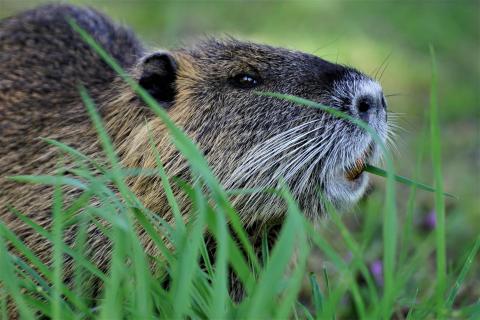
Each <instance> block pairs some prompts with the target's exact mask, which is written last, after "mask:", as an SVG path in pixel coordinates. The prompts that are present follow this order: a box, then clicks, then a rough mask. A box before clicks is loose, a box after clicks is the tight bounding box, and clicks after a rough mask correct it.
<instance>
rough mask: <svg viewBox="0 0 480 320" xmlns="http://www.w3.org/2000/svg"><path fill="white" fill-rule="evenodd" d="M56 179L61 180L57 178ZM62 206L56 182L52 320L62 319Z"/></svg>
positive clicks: (53, 231)
mask: <svg viewBox="0 0 480 320" xmlns="http://www.w3.org/2000/svg"><path fill="white" fill-rule="evenodd" d="M56 178H61V176H57V177H56ZM62 206H63V195H62V189H61V187H60V184H59V183H58V182H57V183H56V184H55V189H54V191H53V205H52V215H53V230H52V236H53V242H52V245H53V256H52V261H53V295H52V304H53V306H52V309H53V311H52V315H53V316H52V318H53V319H58V320H60V319H62V318H63V315H62V295H61V291H62V285H63V270H62V267H63V251H62V247H63V216H62Z"/></svg>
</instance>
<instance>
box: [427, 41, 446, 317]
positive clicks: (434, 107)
mask: <svg viewBox="0 0 480 320" xmlns="http://www.w3.org/2000/svg"><path fill="white" fill-rule="evenodd" d="M430 56H431V62H432V80H431V88H430V90H431V93H430V144H431V152H432V166H433V171H434V173H435V188H436V191H435V212H436V220H437V224H436V226H435V235H436V249H437V252H436V262H437V283H436V286H437V287H436V289H435V294H436V301H437V308H436V311H437V316H438V317H442V314H443V310H444V307H445V289H446V281H447V256H446V240H445V237H446V234H445V199H444V195H443V174H442V152H441V147H440V140H441V137H440V128H439V125H440V124H439V117H438V102H437V66H436V60H435V51H434V49H433V47H432V46H430Z"/></svg>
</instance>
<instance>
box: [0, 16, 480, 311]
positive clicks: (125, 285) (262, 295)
mask: <svg viewBox="0 0 480 320" xmlns="http://www.w3.org/2000/svg"><path fill="white" fill-rule="evenodd" d="M72 26H73V28H74V29H75V30H77V31H78V32H79V33H80V34H81V35H82V37H83V38H84V39H85V41H86V42H87V43H89V44H90V45H91V46H92V47H93V48H94V49H95V51H96V52H97V53H98V54H99V55H100V56H101V57H102V58H103V59H104V60H105V61H106V62H107V63H108V64H109V65H110V66H111V67H112V68H113V69H114V70H115V71H116V72H117V73H118V74H119V75H120V76H121V77H122V78H123V79H124V80H125V81H126V82H127V83H129V84H130V85H131V86H132V88H133V90H135V91H136V92H137V94H138V95H139V96H140V97H141V98H142V99H144V100H145V102H146V104H147V105H148V106H149V107H150V108H151V109H152V110H153V111H154V112H155V114H156V115H157V116H158V117H159V118H161V119H162V120H163V122H164V123H165V125H166V126H167V128H168V130H169V135H170V138H171V141H172V142H173V143H174V145H175V146H176V147H177V148H178V150H179V151H180V152H181V153H182V155H183V156H184V157H185V159H186V160H187V161H188V162H189V164H190V168H191V171H192V175H193V177H195V179H193V181H196V182H195V183H193V184H188V183H182V182H179V181H170V179H169V178H168V177H167V175H166V173H165V170H164V168H163V166H162V163H161V160H160V156H159V151H158V150H156V149H155V146H154V145H153V143H151V147H152V148H153V149H154V152H155V153H156V156H157V168H156V169H155V170H153V172H152V171H145V170H143V171H142V170H135V168H128V169H127V168H122V166H121V164H120V162H119V159H118V157H117V155H116V153H115V150H114V147H113V145H112V143H111V141H110V138H109V137H108V134H107V132H106V130H105V128H104V126H103V123H102V119H101V118H100V116H99V114H98V112H97V111H96V109H95V106H94V104H93V101H92V100H91V99H90V97H89V95H88V92H87V91H86V90H85V89H84V88H80V93H81V96H82V99H83V102H84V104H85V106H86V108H87V110H88V113H89V115H90V117H91V119H92V122H93V124H94V127H95V128H96V131H97V133H98V139H99V141H100V142H101V145H102V147H103V151H104V153H105V157H106V159H107V160H108V164H100V163H98V162H97V161H96V160H95V159H91V158H89V157H88V156H86V155H84V154H82V153H80V152H79V151H77V150H74V149H72V148H71V147H69V146H67V145H65V144H63V143H61V142H59V141H53V140H46V142H47V143H50V144H51V145H53V146H55V147H57V148H58V150H59V151H60V152H61V153H62V154H63V157H65V158H70V159H71V160H73V161H74V163H75V166H74V167H73V168H69V176H68V177H67V176H65V175H63V168H62V167H61V166H60V168H59V169H58V170H57V174H56V175H53V176H19V177H15V178H14V179H16V180H17V181H18V182H21V183H35V184H45V185H52V186H53V187H54V193H53V200H52V215H53V217H54V224H53V228H52V229H51V230H48V229H45V228H43V227H41V226H40V225H38V224H36V223H35V222H34V221H33V220H31V219H30V218H28V216H27V215H25V214H24V213H20V212H18V211H16V210H15V208H12V209H11V210H12V212H13V213H15V214H17V216H18V218H19V219H20V220H21V221H23V222H24V223H26V224H28V225H29V226H30V227H31V228H32V229H33V230H34V231H35V232H37V233H39V234H41V235H42V236H43V237H44V238H45V239H46V241H49V242H50V243H51V244H52V245H53V258H52V261H53V263H52V265H49V264H45V262H44V261H41V260H40V259H39V258H38V257H37V256H36V255H35V254H34V253H33V252H32V251H31V249H30V248H29V247H28V246H26V245H25V244H24V243H23V242H22V241H21V240H20V239H19V238H18V236H16V235H15V234H13V233H12V232H11V231H9V230H8V229H7V228H6V226H5V225H4V224H3V223H1V224H0V250H1V251H0V266H1V272H0V280H1V286H0V299H1V301H2V303H1V305H0V307H1V309H2V310H1V311H2V312H1V313H0V314H2V315H3V317H4V318H5V317H6V315H7V310H6V308H7V305H8V303H9V301H13V303H14V304H15V306H16V307H17V310H18V312H19V313H20V315H21V316H22V317H23V318H26V319H33V318H35V317H37V316H39V315H45V316H47V317H51V318H53V319H89V318H97V317H98V318H101V319H120V318H127V319H130V318H135V319H153V318H195V319H196V318H208V319H210V318H229V319H236V318H242V319H243V318H245V319H251V318H292V317H293V318H301V319H303V318H305V319H332V318H360V319H372V318H382V319H388V318H391V317H392V315H395V316H396V317H400V318H401V317H408V318H410V319H420V318H425V317H428V316H429V315H432V314H433V315H434V316H435V315H436V316H437V317H451V316H459V315H460V316H462V317H469V316H472V317H473V316H474V314H475V312H477V313H478V305H465V304H464V303H462V301H458V300H457V297H458V292H459V289H460V288H461V286H462V285H463V283H464V282H465V281H466V279H467V276H468V271H469V270H470V269H471V267H472V266H473V264H474V257H475V256H476V254H477V252H478V250H479V243H480V239H479V240H477V241H476V242H475V244H474V245H473V246H472V249H471V250H470V251H469V252H468V254H467V255H466V258H465V260H464V261H455V264H456V266H457V268H456V269H455V270H458V272H453V271H449V270H447V269H446V252H445V243H446V234H445V220H444V217H445V214H444V203H443V201H444V199H443V188H442V184H441V179H442V173H441V166H440V161H441V157H440V141H441V140H440V137H439V131H438V130H439V126H438V115H437V110H438V107H437V102H436V98H435V97H436V77H435V76H434V77H433V79H432V102H431V114H432V115H433V116H432V118H431V128H432V130H431V136H430V141H431V146H432V165H433V167H434V171H435V177H436V179H435V181H436V183H435V187H436V191H435V199H436V206H437V207H436V208H437V210H436V212H437V220H438V225H437V226H436V228H435V239H434V241H432V238H431V237H430V236H426V237H424V238H423V239H421V240H419V241H416V242H415V243H413V242H412V241H410V240H409V241H405V242H402V243H403V244H404V245H402V246H400V247H399V246H397V238H398V230H402V228H401V225H400V224H399V220H398V219H397V208H396V203H397V202H398V201H401V199H398V197H397V192H396V191H395V184H394V182H395V178H397V179H398V176H395V172H394V166H393V164H394V163H393V159H392V158H391V156H390V155H389V154H388V153H386V155H385V156H386V158H387V170H386V172H384V175H386V176H387V183H386V192H385V199H384V200H383V202H384V206H383V209H380V208H381V203H378V202H375V201H377V198H376V197H372V199H373V200H371V202H370V203H367V205H366V206H364V207H363V209H364V210H365V212H364V216H365V217H366V218H365V220H364V222H365V223H364V224H363V225H361V229H360V231H354V230H351V229H350V228H349V227H348V226H347V224H346V223H345V221H344V220H345V219H346V217H345V216H342V215H339V214H338V213H337V212H336V211H335V209H334V208H333V206H331V205H329V204H328V202H327V203H326V207H327V211H328V216H330V217H331V222H332V223H331V224H329V226H328V228H323V229H322V227H320V230H319V229H318V228H317V227H315V226H314V225H313V224H312V222H310V221H308V220H307V219H305V217H304V216H303V215H302V213H301V210H300V209H299V207H298V205H297V204H296V203H295V201H294V199H293V197H292V195H291V194H290V192H289V190H288V188H287V187H286V186H285V185H283V186H282V188H281V189H279V190H275V191H273V193H274V194H272V196H278V197H282V198H283V199H284V201H285V202H286V204H287V213H286V217H285V221H284V223H283V225H282V228H281V231H280V233H279V235H278V239H277V241H276V243H275V245H274V247H273V248H272V249H271V250H270V249H268V247H267V246H263V249H262V251H263V252H262V254H261V255H260V256H261V257H262V259H260V258H259V257H258V256H257V255H256V254H255V252H254V248H253V244H252V243H251V241H250V239H249V238H248V235H247V232H246V230H245V229H244V228H243V226H242V225H241V223H240V220H239V217H238V215H237V212H236V211H235V209H234V208H233V206H232V205H231V203H230V201H229V194H230V191H231V190H224V189H223V187H222V186H221V184H220V183H219V181H218V179H217V178H216V177H215V176H214V175H213V174H212V171H211V170H210V168H209V167H208V164H207V162H206V160H205V159H204V158H203V156H202V153H201V151H200V150H199V149H198V147H197V146H196V145H195V144H194V143H193V142H192V141H191V140H190V139H189V138H188V136H187V135H186V134H185V133H184V132H183V131H182V130H181V129H180V128H178V127H177V126H176V125H175V124H174V123H173V122H172V120H171V119H170V118H169V116H168V114H167V112H166V111H165V110H164V109H162V108H161V107H160V106H159V105H158V104H157V102H156V101H155V100H154V99H153V98H152V97H150V96H149V95H148V93H147V92H145V91H144V90H143V89H142V88H141V87H140V86H138V84H137V83H136V82H135V81H133V80H132V79H131V78H130V77H129V76H128V75H127V74H126V73H125V72H124V71H123V70H122V69H121V68H120V67H119V65H118V64H117V63H116V62H115V61H114V60H113V59H112V58H111V57H110V56H108V54H107V53H106V52H105V51H104V50H103V49H102V48H101V47H99V46H98V44H96V43H95V42H94V41H93V39H92V38H91V37H90V36H89V35H88V34H86V33H85V32H84V31H83V30H82V29H81V28H80V27H79V26H78V25H76V24H75V22H72ZM432 61H434V57H433V55H432ZM432 68H433V70H434V72H435V69H436V66H435V65H434V64H433V65H432ZM434 74H435V73H434ZM270 95H271V96H275V97H276V98H278V99H287V100H290V101H292V102H295V103H297V104H298V105H299V106H298V107H299V108H300V107H310V108H319V109H324V111H325V112H332V113H334V115H337V116H338V117H342V118H346V119H347V120H350V121H352V122H355V123H357V124H358V125H359V126H361V127H362V126H363V127H364V128H365V129H366V130H367V131H369V132H370V133H371V134H372V136H373V137H374V138H375V139H377V140H379V139H378V137H375V135H376V133H375V132H374V131H371V129H370V128H368V127H366V126H365V124H363V123H362V122H359V121H358V120H356V119H354V118H352V119H350V118H349V117H348V115H344V114H342V113H338V112H337V111H335V110H330V109H325V108H324V106H321V105H319V104H316V103H314V102H312V101H308V100H304V99H301V98H298V97H291V96H284V95H283V96H281V95H275V94H270ZM378 142H379V143H380V144H381V141H378ZM384 151H385V152H387V150H386V149H384ZM137 169H138V168H137ZM141 174H150V175H151V174H155V175H158V176H159V177H161V179H162V187H163V189H164V192H165V194H166V196H167V200H168V205H169V206H170V208H171V211H172V213H173V214H174V217H175V220H174V222H173V223H171V224H170V223H168V222H167V221H164V220H163V219H162V217H159V216H157V215H155V214H154V213H152V212H150V211H149V210H148V209H147V208H145V207H144V206H143V205H142V203H141V201H140V200H139V199H138V198H137V197H136V195H135V194H134V193H133V192H132V191H131V190H130V189H129V187H128V184H127V183H126V179H127V178H128V176H130V175H141ZM408 181H410V180H408ZM172 183H177V184H178V186H179V187H181V188H182V190H183V192H185V194H186V195H187V197H188V199H189V201H190V202H191V203H192V206H191V209H190V211H189V212H188V213H187V214H188V215H189V217H190V218H189V219H188V221H187V222H185V221H184V220H183V219H182V218H181V214H180V205H179V203H178V202H177V200H176V199H175V196H174V194H173V192H172V185H171V184H172ZM66 186H68V187H74V188H76V189H78V190H80V191H81V192H80V193H79V195H78V196H77V197H76V198H75V199H73V201H71V202H68V203H66V202H65V201H64V196H63V194H62V190H63V187H66ZM416 186H418V184H414V185H413V187H412V195H411V199H412V205H411V206H409V215H412V214H413V206H414V199H415V194H416V192H417V188H416ZM427 187H428V186H427ZM235 192H264V191H261V190H260V191H259V190H236V191H235ZM270 192H272V191H270ZM319 196H321V195H319ZM92 199H95V203H92V201H91V200H92ZM380 215H382V216H383V223H380V222H378V221H376V217H378V216H380ZM407 223H408V224H411V225H407V226H406V227H405V230H414V229H415V226H413V219H407ZM91 224H94V225H96V226H97V228H98V229H99V230H101V232H102V233H103V234H104V235H105V236H106V237H107V238H108V239H109V241H110V242H111V244H112V253H111V257H110V261H111V264H110V266H109V268H108V270H106V271H105V270H101V269H99V268H98V267H97V266H96V265H95V264H94V263H93V262H92V261H91V256H90V255H89V253H88V252H87V251H86V250H85V248H84V246H83V245H84V244H85V242H86V240H87V239H86V234H85V233H86V230H87V227H88V226H89V225H91ZM72 225H77V226H79V227H78V232H77V235H76V241H75V245H67V244H66V243H65V242H64V241H63V231H64V230H65V229H66V228H67V227H69V226H72ZM378 227H381V228H382V229H383V232H382V233H381V239H382V244H383V249H382V250H380V251H379V253H378V256H380V257H381V256H383V264H382V266H383V275H382V274H381V273H379V272H378V270H377V271H376V270H374V269H372V268H371V267H370V263H371V257H369V252H370V247H369V246H370V245H371V243H372V237H374V236H375V233H376V231H375V230H376V228H378ZM139 228H140V229H142V230H143V231H144V234H146V236H147V237H148V240H149V241H151V242H152V243H153V244H154V246H155V248H156V249H157V250H156V251H157V252H159V253H160V254H159V256H149V255H147V254H146V253H145V252H144V250H143V247H142V245H141V242H140V239H139V236H138V233H137V231H138V229H139ZM332 232H333V233H335V234H337V235H338V236H337V237H336V238H334V239H332V238H329V237H326V236H325V235H326V234H328V233H330V234H331V233H332ZM207 233H208V234H210V235H211V236H212V237H213V238H214V240H215V243H216V244H217V247H216V254H215V255H214V256H210V255H209V252H208V249H207V245H206V243H205V235H206V234H207ZM167 242H168V243H170V244H171V246H167V245H166V243H167ZM7 244H8V245H10V246H11V247H12V248H14V249H15V250H12V251H7V250H6V248H7ZM342 247H343V250H342ZM312 252H320V254H321V256H322V259H323V262H322V265H323V268H322V276H315V275H314V274H310V273H309V272H308V261H309V257H310V256H311V255H312ZM344 252H351V259H347V258H345V256H344ZM433 252H436V254H435V259H436V263H435V265H436V274H437V277H436V283H435V285H434V286H433V287H432V286H431V284H430V283H422V282H418V283H417V282H416V277H415V276H416V274H417V272H418V271H419V270H422V268H424V269H425V261H428V259H429V256H430V255H431V254H432V253H433ZM65 256H68V257H69V259H70V260H71V262H72V266H73V269H74V270H73V271H74V276H73V279H74V281H72V282H70V283H68V284H67V283H65V279H64V268H63V267H64V262H65V260H64V257H65ZM293 256H295V257H296V259H295V261H296V263H295V264H294V265H292V258H293ZM399 257H402V258H401V259H399ZM231 275H234V276H235V278H236V279H238V281H239V282H240V283H241V284H242V286H243V288H244V290H245V296H244V298H243V299H242V300H241V301H234V300H232V298H231V297H230V295H229V281H230V276H231ZM90 279H95V281H96V283H97V284H100V285H101V288H102V289H101V294H100V295H99V296H95V295H93V292H92V290H90V289H91V288H90V287H89V283H90V282H89V280H90ZM167 283H168V284H167ZM448 286H451V288H450V290H448ZM302 290H303V291H302ZM301 293H302V294H301ZM301 297H303V298H301Z"/></svg>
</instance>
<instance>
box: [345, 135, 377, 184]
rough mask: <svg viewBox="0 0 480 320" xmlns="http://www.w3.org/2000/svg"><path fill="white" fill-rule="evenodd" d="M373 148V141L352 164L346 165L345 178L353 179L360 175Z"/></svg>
mask: <svg viewBox="0 0 480 320" xmlns="http://www.w3.org/2000/svg"><path fill="white" fill-rule="evenodd" d="M373 148H374V147H373V143H371V144H370V145H369V146H368V148H367V149H366V150H365V152H364V153H363V154H362V155H361V156H360V157H359V158H357V159H356V160H355V162H354V163H353V164H352V165H350V166H349V167H347V169H346V170H345V178H347V180H349V181H355V180H357V179H358V178H359V177H360V176H361V175H362V173H363V171H365V168H366V167H367V163H368V160H369V159H370V158H371V156H372V154H373Z"/></svg>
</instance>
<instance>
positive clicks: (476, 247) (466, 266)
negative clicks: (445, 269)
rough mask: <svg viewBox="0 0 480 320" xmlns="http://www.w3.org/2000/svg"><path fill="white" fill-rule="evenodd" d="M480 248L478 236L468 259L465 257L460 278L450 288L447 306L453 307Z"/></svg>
mask: <svg viewBox="0 0 480 320" xmlns="http://www.w3.org/2000/svg"><path fill="white" fill-rule="evenodd" d="M479 249H480V237H478V238H477V240H476V241H475V243H474V245H473V247H472V250H470V252H469V254H468V256H467V259H465V263H464V264H463V267H462V270H461V271H460V274H459V275H458V278H457V279H456V280H455V283H454V285H453V288H452V289H451V290H450V294H449V295H448V298H447V303H446V306H447V308H451V307H452V305H453V302H454V301H455V298H456V296H457V294H458V290H459V289H460V287H461V286H462V284H463V282H464V281H465V277H466V276H467V273H468V271H469V270H470V267H471V266H472V265H473V263H474V259H475V256H476V255H477V253H478V250H479Z"/></svg>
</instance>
